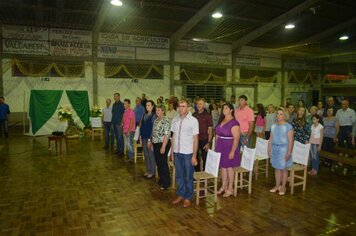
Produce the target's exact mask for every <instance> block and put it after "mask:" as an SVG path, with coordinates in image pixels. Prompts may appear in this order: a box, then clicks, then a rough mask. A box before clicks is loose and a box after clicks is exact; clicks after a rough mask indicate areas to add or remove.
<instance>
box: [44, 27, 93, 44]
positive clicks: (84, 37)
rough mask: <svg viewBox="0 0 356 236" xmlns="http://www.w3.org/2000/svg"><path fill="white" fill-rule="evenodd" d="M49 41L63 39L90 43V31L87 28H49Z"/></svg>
mask: <svg viewBox="0 0 356 236" xmlns="http://www.w3.org/2000/svg"><path fill="white" fill-rule="evenodd" d="M50 40H51V41H65V42H80V43H92V33H91V31H87V30H71V29H59V28H51V30H50Z"/></svg>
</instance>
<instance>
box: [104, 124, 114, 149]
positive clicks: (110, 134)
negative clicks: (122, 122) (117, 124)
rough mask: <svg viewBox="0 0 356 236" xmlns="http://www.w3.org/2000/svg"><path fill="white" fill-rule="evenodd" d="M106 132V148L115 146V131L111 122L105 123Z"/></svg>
mask: <svg viewBox="0 0 356 236" xmlns="http://www.w3.org/2000/svg"><path fill="white" fill-rule="evenodd" d="M104 130H105V148H109V145H111V147H113V146H114V130H113V128H112V125H111V122H106V121H104Z"/></svg>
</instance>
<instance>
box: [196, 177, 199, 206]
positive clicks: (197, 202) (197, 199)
mask: <svg viewBox="0 0 356 236" xmlns="http://www.w3.org/2000/svg"><path fill="white" fill-rule="evenodd" d="M195 194H196V199H195V204H197V205H198V206H199V197H200V195H199V194H200V179H197V191H196V193H195Z"/></svg>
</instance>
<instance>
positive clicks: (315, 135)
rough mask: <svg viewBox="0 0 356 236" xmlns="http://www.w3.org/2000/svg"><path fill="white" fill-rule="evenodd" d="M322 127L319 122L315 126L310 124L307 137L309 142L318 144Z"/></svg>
mask: <svg viewBox="0 0 356 236" xmlns="http://www.w3.org/2000/svg"><path fill="white" fill-rule="evenodd" d="M323 128H324V127H323V126H322V125H321V124H318V125H317V126H314V125H312V126H311V134H310V138H309V143H311V144H320V140H321V132H323V131H322V129H323Z"/></svg>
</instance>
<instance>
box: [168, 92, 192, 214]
mask: <svg viewBox="0 0 356 236" xmlns="http://www.w3.org/2000/svg"><path fill="white" fill-rule="evenodd" d="M189 107H190V104H189V102H188V101H187V100H186V99H181V100H180V101H179V116H176V117H175V118H174V119H173V120H172V127H171V131H172V132H173V136H172V147H171V148H172V152H171V153H172V156H171V158H172V160H173V161H174V166H175V168H176V182H177V185H178V188H177V195H178V197H177V199H176V200H174V201H173V204H178V203H180V202H181V201H183V200H184V202H183V207H189V206H190V205H191V204H192V203H191V199H192V197H193V194H194V179H193V175H194V167H195V166H196V165H197V164H198V160H197V150H198V134H199V123H198V120H197V119H196V118H194V117H193V116H192V114H191V113H189V112H188V110H189Z"/></svg>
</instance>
